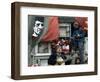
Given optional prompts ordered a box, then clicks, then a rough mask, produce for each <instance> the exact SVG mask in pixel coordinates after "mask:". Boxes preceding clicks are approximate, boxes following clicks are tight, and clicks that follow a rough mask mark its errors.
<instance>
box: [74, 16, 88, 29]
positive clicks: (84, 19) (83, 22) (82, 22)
mask: <svg viewBox="0 0 100 82" xmlns="http://www.w3.org/2000/svg"><path fill="white" fill-rule="evenodd" d="M75 20H76V21H78V22H79V24H80V26H82V27H83V28H88V24H87V21H88V19H87V17H75Z"/></svg>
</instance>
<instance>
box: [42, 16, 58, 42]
mask: <svg viewBox="0 0 100 82" xmlns="http://www.w3.org/2000/svg"><path fill="white" fill-rule="evenodd" d="M59 33H60V32H59V23H58V17H49V24H48V31H47V33H46V34H45V35H44V36H43V38H42V41H52V40H57V39H58V38H59Z"/></svg>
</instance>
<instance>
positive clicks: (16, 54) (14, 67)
mask: <svg viewBox="0 0 100 82" xmlns="http://www.w3.org/2000/svg"><path fill="white" fill-rule="evenodd" d="M21 7H38V8H51V9H52V8H56V9H75V10H87V11H94V15H95V16H94V27H95V29H94V44H95V45H94V49H95V50H94V54H95V56H94V71H89V72H78V73H59V74H42V75H25V76H24V75H23V76H22V75H20V44H21V43H20V24H21V23H20V17H21V16H20V8H21ZM97 22H98V21H97V7H89V6H74V5H57V4H41V3H26V2H14V3H12V4H11V78H12V79H16V80H19V79H38V78H54V77H67V76H68V77H69V76H84V75H96V74H97Z"/></svg>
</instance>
